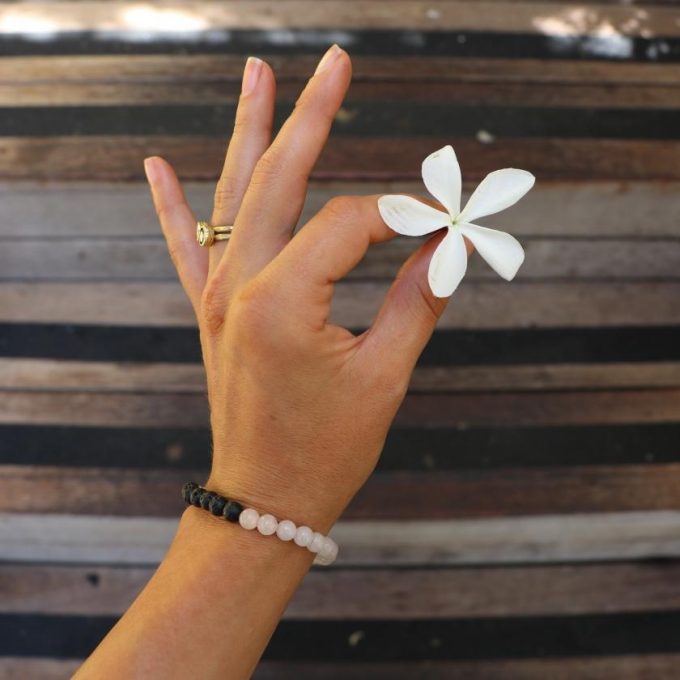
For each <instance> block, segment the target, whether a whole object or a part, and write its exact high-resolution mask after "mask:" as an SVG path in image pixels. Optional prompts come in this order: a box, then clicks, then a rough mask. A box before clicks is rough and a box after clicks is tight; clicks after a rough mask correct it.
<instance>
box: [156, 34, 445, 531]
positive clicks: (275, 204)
mask: <svg viewBox="0 0 680 680" xmlns="http://www.w3.org/2000/svg"><path fill="white" fill-rule="evenodd" d="M350 79H351V63H350V59H349V57H348V55H347V54H346V53H345V52H344V51H342V50H341V49H340V48H337V47H335V46H334V47H332V48H331V49H330V50H329V52H328V53H327V55H326V56H325V58H324V60H322V62H321V63H320V69H318V70H317V73H316V74H315V75H314V76H313V77H312V78H311V79H310V80H309V82H308V83H307V85H306V87H305V89H304V91H303V92H302V94H301V95H300V97H299V99H298V101H297V102H296V106H295V110H294V111H293V113H292V114H291V116H290V117H289V118H288V120H287V121H286V122H285V124H284V125H283V127H282V128H281V130H280V132H279V133H278V135H277V136H276V138H275V139H274V141H273V142H271V127H272V120H273V114H274V102H275V87H276V85H275V79H274V74H273V72H272V70H271V69H270V67H269V66H268V65H267V64H266V63H264V62H259V61H257V60H255V61H253V60H251V61H250V62H249V63H248V65H247V67H246V73H245V76H244V90H243V92H242V94H241V97H240V99H239V105H238V110H237V114H236V123H235V127H234V134H233V136H232V138H231V141H230V143H229V148H228V151H227V155H226V160H225V163H224V169H223V171H222V174H221V177H220V179H219V182H218V184H217V189H216V192H215V205H214V210H213V213H212V223H213V224H233V225H234V232H233V236H232V238H231V240H230V241H229V242H228V244H225V243H217V244H215V245H213V246H212V247H211V248H209V249H205V248H200V247H199V246H198V245H197V244H196V243H195V241H194V231H195V223H196V219H195V217H194V215H193V213H192V212H191V210H190V208H189V206H188V205H187V203H186V199H185V197H184V194H183V192H182V189H181V187H180V184H179V182H178V180H177V178H176V175H175V173H174V171H173V170H172V168H171V167H170V165H169V164H168V163H167V162H165V161H163V160H162V159H160V158H152V159H147V162H146V167H147V175H148V177H149V182H150V184H151V188H152V192H153V198H154V203H155V206H156V210H157V213H158V216H159V218H160V221H161V225H162V228H163V232H164V234H165V237H166V239H167V243H168V247H169V250H170V254H171V256H172V259H173V262H174V263H175V266H176V268H177V271H178V274H179V277H180V280H181V282H182V285H183V286H184V289H185V290H186V292H187V295H188V296H189V298H190V300H191V303H192V305H193V307H194V309H195V311H196V316H197V319H198V326H199V329H200V336H201V345H202V349H203V357H204V361H205V366H206V371H207V383H208V397H209V402H210V417H211V425H212V432H213V449H214V450H213V460H212V470H211V473H210V479H209V480H208V482H207V484H206V485H207V486H208V488H212V489H215V490H218V491H220V492H221V493H223V494H224V495H225V496H227V497H230V498H234V499H236V500H240V501H241V502H243V503H244V504H246V505H250V506H252V507H254V508H256V509H257V510H259V511H261V512H271V513H272V514H274V515H275V516H276V517H277V518H279V519H283V518H287V519H292V520H293V521H294V522H295V523H296V524H308V525H309V526H311V527H312V528H313V529H315V530H317V531H322V532H324V531H327V530H328V528H329V527H330V526H331V525H332V524H333V522H334V521H335V520H336V519H337V518H338V516H339V515H340V514H341V512H342V510H343V509H344V508H345V506H346V505H347V503H349V501H350V500H351V498H352V497H353V496H354V494H355V493H356V492H357V490H358V489H359V488H360V487H361V485H362V484H363V483H364V482H365V480H366V479H367V477H368V476H369V475H370V473H371V472H372V470H373V469H374V467H375V465H376V463H377V460H378V457H379V455H380V451H381V449H382V447H383V444H384V440H385V436H386V434H387V431H388V428H389V426H390V423H391V421H392V419H393V418H394V415H395V413H396V411H397V408H398V407H399V404H400V403H401V401H402V399H403V397H404V394H405V392H406V388H407V386H408V382H409V378H410V375H411V372H412V370H413V367H414V365H415V362H416V360H417V358H418V356H419V354H420V352H421V351H422V349H423V347H424V345H425V343H426V342H427V341H428V339H429V337H430V335H431V333H432V331H433V328H434V326H435V323H436V321H437V318H438V316H439V315H440V314H441V312H442V310H443V307H444V304H445V301H443V300H441V299H437V298H435V297H434V296H433V295H432V293H431V292H430V290H429V287H428V285H427V265H428V262H429V260H430V257H431V255H432V252H433V250H434V248H435V247H436V245H437V244H438V243H439V241H440V240H441V237H442V235H443V234H442V233H441V232H440V233H439V234H437V235H435V236H434V237H433V238H432V239H430V241H428V242H427V243H425V244H424V245H423V246H422V247H421V248H420V249H419V250H418V251H416V252H415V253H414V254H413V255H412V256H411V257H410V258H409V260H408V261H407V262H406V263H405V264H404V266H403V267H402V269H401V271H400V273H399V275H398V277H397V279H396V281H395V282H394V284H393V285H392V287H391V289H390V291H389V292H388V294H387V297H386V299H385V301H384V303H383V305H382V308H381V309H380V312H379V314H378V316H377V318H376V319H375V322H374V324H373V326H372V327H371V328H370V329H369V330H367V331H366V332H364V333H362V334H361V335H359V336H358V337H357V336H354V335H353V334H352V333H350V332H349V331H348V330H346V329H344V328H342V327H340V326H337V325H334V324H332V323H330V322H329V314H330V304H331V298H332V296H333V288H334V284H335V282H336V281H338V280H340V279H341V278H343V276H345V274H347V273H348V272H349V271H350V270H351V269H352V268H353V267H354V266H355V265H356V264H357V263H358V262H359V261H360V260H361V258H362V257H363V256H364V254H365V252H366V250H367V249H368V247H369V245H371V244H373V243H379V242H381V241H385V240H387V239H390V238H392V237H393V236H395V233H394V232H392V231H391V230H390V229H388V228H387V226H386V225H385V224H384V223H383V221H382V219H381V217H380V215H379V213H378V208H377V199H378V196H362V197H346V196H343V197H336V198H333V199H332V200H330V201H329V202H328V203H327V204H326V205H325V206H324V207H323V208H322V210H321V211H319V213H318V214H316V215H315V216H314V217H313V218H312V219H311V220H310V221H309V222H308V223H307V224H306V225H305V226H304V227H303V228H302V229H301V230H300V231H299V232H298V233H297V234H296V235H295V236H294V237H293V236H292V235H293V230H294V228H295V226H296V224H297V221H298V219H299V217H300V213H301V210H302V207H303V203H304V200H305V195H306V191H307V182H308V178H309V175H310V172H311V171H312V168H313V166H314V164H315V162H316V160H317V158H318V156H319V154H320V153H321V151H322V149H323V146H324V144H325V142H326V139H327V137H328V133H329V130H330V127H331V124H332V122H333V118H334V116H335V114H336V112H337V111H338V108H339V107H340V105H341V103H342V100H343V97H344V96H345V93H346V91H347V88H348V86H349V83H350Z"/></svg>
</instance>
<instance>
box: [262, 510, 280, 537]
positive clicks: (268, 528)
mask: <svg viewBox="0 0 680 680" xmlns="http://www.w3.org/2000/svg"><path fill="white" fill-rule="evenodd" d="M277 526H278V522H277V521H276V517H274V515H260V519H258V520H257V530H258V531H259V532H260V533H261V534H262V535H263V536H271V535H272V534H273V533H275V532H276V528H277Z"/></svg>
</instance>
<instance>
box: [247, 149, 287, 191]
mask: <svg viewBox="0 0 680 680" xmlns="http://www.w3.org/2000/svg"><path fill="white" fill-rule="evenodd" d="M284 168H285V166H284V163H283V158H282V157H281V154H280V153H279V152H278V151H277V150H276V149H273V148H270V149H268V150H267V151H265V153H264V154H262V156H261V157H260V160H259V161H257V165H256V166H255V171H254V172H253V179H252V183H253V184H256V185H257V184H268V183H269V182H270V181H271V180H276V179H277V178H278V177H279V176H280V175H281V173H282V172H283V171H284Z"/></svg>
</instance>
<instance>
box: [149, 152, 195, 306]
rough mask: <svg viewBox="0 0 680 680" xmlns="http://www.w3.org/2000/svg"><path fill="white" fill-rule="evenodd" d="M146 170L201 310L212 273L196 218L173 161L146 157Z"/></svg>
mask: <svg viewBox="0 0 680 680" xmlns="http://www.w3.org/2000/svg"><path fill="white" fill-rule="evenodd" d="M144 170H145V171H146V177H147V179H148V180H149V185H150V186H151V195H152V197H153V203H154V207H155V208H156V214H157V215H158V219H159V220H160V223H161V228H162V230H163V235H164V236H165V240H166V242H167V244H168V250H169V252H170V257H171V258H172V262H173V264H174V265H175V269H176V270H177V274H178V275H179V280H180V282H181V284H182V287H183V288H184V290H185V291H186V294H187V295H188V296H189V300H191V304H192V305H193V307H194V310H195V311H198V305H199V301H200V299H201V293H202V291H203V288H204V287H205V281H206V277H207V275H208V255H207V252H206V249H205V248H200V247H198V246H197V245H196V240H195V229H196V218H195V217H194V214H193V212H192V211H191V208H190V207H189V205H188V204H187V200H186V198H185V196H184V191H183V190H182V186H181V185H180V183H179V180H178V179H177V175H176V174H175V171H174V170H173V169H172V166H171V165H170V163H168V162H167V161H166V160H164V159H162V158H160V157H158V156H152V157H150V158H147V159H145V160H144Z"/></svg>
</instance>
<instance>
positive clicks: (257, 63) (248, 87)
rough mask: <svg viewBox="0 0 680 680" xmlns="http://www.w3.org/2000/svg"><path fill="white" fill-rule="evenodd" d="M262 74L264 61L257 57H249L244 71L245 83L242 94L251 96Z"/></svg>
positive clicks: (242, 84) (243, 83) (242, 85)
mask: <svg viewBox="0 0 680 680" xmlns="http://www.w3.org/2000/svg"><path fill="white" fill-rule="evenodd" d="M261 72H262V59H258V58H257V57H248V60H247V61H246V66H245V68H244V69H243V82H242V83H241V94H242V95H244V96H245V95H247V94H250V93H251V92H252V91H253V90H254V89H255V86H256V85H257V81H258V80H259V79H260V73H261Z"/></svg>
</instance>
